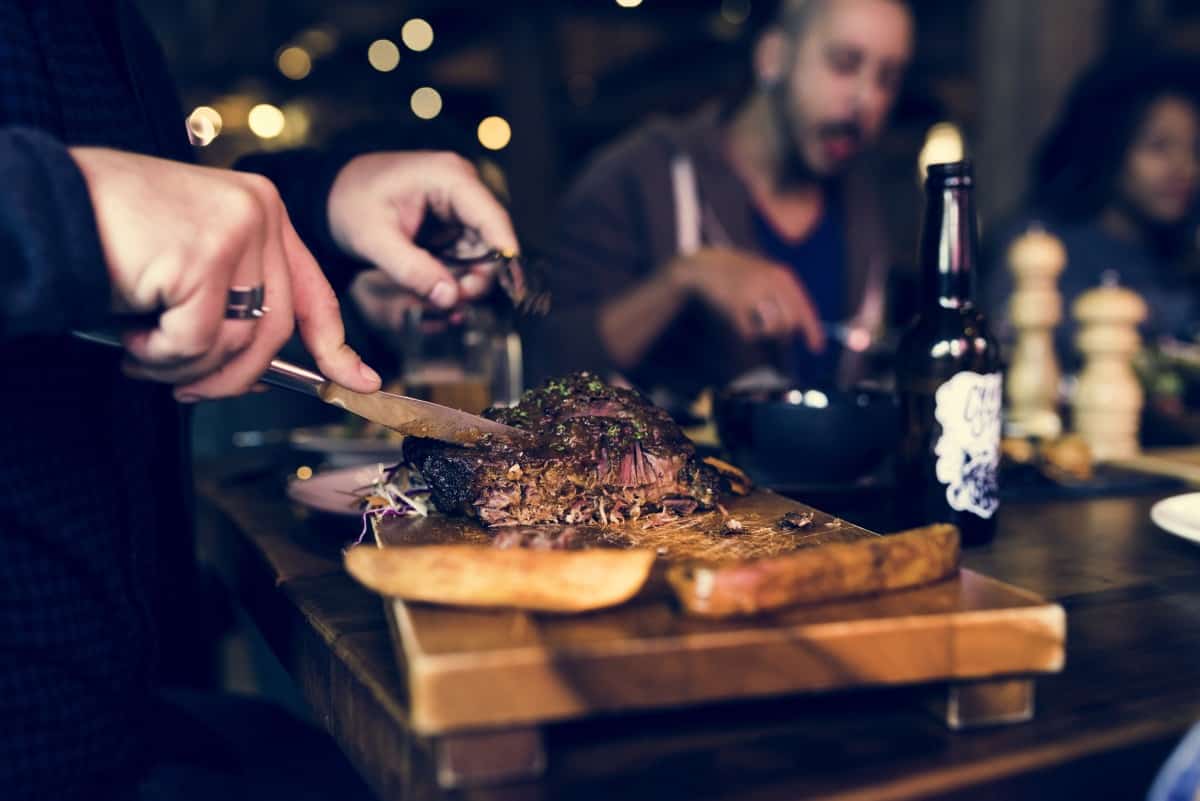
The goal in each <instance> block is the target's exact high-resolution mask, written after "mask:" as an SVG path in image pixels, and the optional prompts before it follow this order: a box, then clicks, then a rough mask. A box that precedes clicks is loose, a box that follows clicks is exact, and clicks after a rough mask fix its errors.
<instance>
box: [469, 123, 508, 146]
mask: <svg viewBox="0 0 1200 801" xmlns="http://www.w3.org/2000/svg"><path fill="white" fill-rule="evenodd" d="M477 133H478V135H479V144H481V145H483V146H484V147H486V148H487V149H488V150H503V149H504V148H505V147H507V146H508V143H509V141H510V140H511V139H512V128H511V127H509V124H508V120H506V119H504V118H503V117H486V118H484V120H483V121H482V122H480V123H479V130H478V131H477Z"/></svg>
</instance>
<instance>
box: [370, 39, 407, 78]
mask: <svg viewBox="0 0 1200 801" xmlns="http://www.w3.org/2000/svg"><path fill="white" fill-rule="evenodd" d="M367 61H369V62H371V66H372V67H374V68H375V69H377V70H379V71H380V72H391V71H392V70H394V69H396V67H397V66H399V65H400V48H399V47H396V43H395V42H393V41H392V40H391V39H376V40H375V41H373V42H371V46H370V47H368V48H367Z"/></svg>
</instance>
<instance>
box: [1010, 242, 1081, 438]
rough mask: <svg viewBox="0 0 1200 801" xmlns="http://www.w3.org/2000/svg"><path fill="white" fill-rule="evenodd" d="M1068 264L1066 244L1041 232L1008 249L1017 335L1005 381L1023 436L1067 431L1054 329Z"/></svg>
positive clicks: (1048, 435)
mask: <svg viewBox="0 0 1200 801" xmlns="http://www.w3.org/2000/svg"><path fill="white" fill-rule="evenodd" d="M1066 263H1067V251H1066V249H1065V248H1064V247H1063V245H1062V243H1061V242H1060V241H1059V240H1058V238H1057V237H1055V236H1053V235H1051V234H1048V233H1046V232H1045V231H1044V230H1042V229H1041V228H1033V229H1031V230H1029V231H1028V232H1027V233H1025V234H1024V235H1022V236H1021V237H1020V238H1018V239H1017V240H1016V241H1015V242H1013V244H1012V245H1011V246H1010V247H1009V249H1008V269H1009V271H1010V272H1011V273H1012V276H1013V285H1014V291H1013V294H1012V297H1011V298H1010V299H1009V301H1008V316H1009V320H1010V321H1011V322H1012V326H1013V328H1014V329H1015V330H1016V331H1017V341H1016V346H1015V348H1014V349H1013V356H1012V364H1011V366H1010V367H1009V369H1008V375H1007V378H1006V382H1005V384H1006V386H1005V389H1006V391H1007V395H1008V420H1009V422H1010V423H1011V424H1012V425H1013V427H1014V428H1016V429H1018V430H1019V431H1020V432H1021V433H1023V434H1026V435H1032V436H1036V437H1044V438H1046V439H1053V438H1055V437H1057V436H1058V435H1059V434H1060V433H1062V419H1061V418H1060V417H1059V415H1058V402H1057V401H1058V384H1059V379H1060V377H1061V372H1060V370H1059V366H1058V357H1057V356H1056V355H1055V353H1054V326H1056V325H1058V323H1059V321H1061V319H1062V296H1061V295H1060V294H1059V292H1058V276H1059V274H1060V273H1061V272H1062V271H1063V267H1065V266H1066Z"/></svg>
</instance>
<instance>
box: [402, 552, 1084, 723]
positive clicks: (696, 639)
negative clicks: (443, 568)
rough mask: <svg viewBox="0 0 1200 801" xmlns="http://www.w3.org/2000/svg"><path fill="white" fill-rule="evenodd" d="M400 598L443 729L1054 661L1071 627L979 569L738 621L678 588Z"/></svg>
mask: <svg viewBox="0 0 1200 801" xmlns="http://www.w3.org/2000/svg"><path fill="white" fill-rule="evenodd" d="M391 611H392V614H393V617H394V621H395V628H396V634H397V645H398V653H399V655H400V657H401V659H402V660H403V663H404V667H405V671H406V675H407V680H408V689H409V697H410V699H411V711H412V725H413V727H414V728H415V729H416V731H418V732H420V733H423V734H429V735H432V734H444V733H450V732H457V731H470V730H479V729H495V728H511V727H519V726H529V725H534V724H537V723H539V722H543V721H550V720H562V719H568V718H576V717H584V716H588V715H593V714H597V713H601V712H614V711H619V710H624V709H645V708H656V707H673V706H683V705H687V704H697V703H706V702H713V701H720V700H729V699H737V698H753V697H762V696H769V695H778V694H785V693H800V692H817V691H826V690H835V689H841V688H850V687H865V686H880V685H896V684H919V683H928V682H944V681H952V680H960V681H961V680H974V679H990V678H995V677H1004V676H1014V675H1029V674H1037V673H1048V672H1054V671H1058V670H1060V669H1061V667H1062V664H1063V653H1064V649H1063V643H1064V639H1065V628H1066V620H1065V615H1064V613H1063V610H1062V608H1061V607H1060V606H1058V605H1056V604H1051V603H1047V602H1045V601H1043V600H1041V599H1040V598H1038V597H1036V596H1034V595H1031V594H1029V593H1026V592H1024V591H1022V590H1018V589H1016V588H1014V587H1010V586H1009V585H1006V584H1003V583H1001V582H998V581H995V580H993V579H989V578H987V577H986V576H981V575H979V574H978V573H973V572H971V571H969V570H963V571H960V572H959V573H958V574H957V575H956V576H955V577H954V578H953V579H951V580H948V581H944V582H940V583H938V584H934V585H930V586H927V587H921V588H918V589H915V590H907V591H903V592H897V593H890V594H887V595H882V596H878V597H876V598H867V599H861V600H856V601H846V602H840V603H829V604H820V605H814V606H804V607H796V608H793V609H789V610H787V611H786V612H781V613H777V614H772V615H763V616H759V617H756V618H749V619H744V620H738V621H727V622H718V621H708V620H698V619H695V618H689V617H687V616H685V615H683V614H681V613H680V612H679V610H678V609H677V608H676V607H675V606H674V604H673V603H672V602H670V601H669V600H667V599H662V600H653V599H647V600H639V601H636V602H634V603H631V604H627V605H625V606H622V607H618V608H615V609H609V610H605V611H602V612H596V613H593V614H588V615H579V616H555V615H538V614H531V613H526V612H519V611H506V610H465V609H451V608H446V607H436V606H431V605H427V604H407V603H404V602H401V601H395V602H393V606H392V610H391ZM960 708H961V703H960Z"/></svg>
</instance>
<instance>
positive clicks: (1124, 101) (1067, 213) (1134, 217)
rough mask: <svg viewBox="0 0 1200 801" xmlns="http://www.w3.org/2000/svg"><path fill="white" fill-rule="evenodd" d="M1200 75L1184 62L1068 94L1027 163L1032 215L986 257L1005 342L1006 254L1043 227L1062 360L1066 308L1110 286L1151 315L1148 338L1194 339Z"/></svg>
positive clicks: (1114, 67) (988, 294) (1096, 72)
mask: <svg viewBox="0 0 1200 801" xmlns="http://www.w3.org/2000/svg"><path fill="white" fill-rule="evenodd" d="M1197 76H1200V71H1198V70H1197V69H1196V67H1195V66H1194V65H1191V64H1185V63H1183V62H1182V61H1180V60H1168V59H1163V60H1157V61H1154V62H1152V63H1141V64H1138V65H1130V64H1129V62H1128V60H1123V61H1122V62H1120V63H1113V64H1111V65H1102V66H1100V67H1096V68H1093V69H1092V70H1091V71H1089V72H1088V73H1087V74H1086V75H1085V76H1084V77H1083V78H1082V79H1081V80H1080V81H1079V82H1078V83H1077V84H1076V86H1075V88H1074V90H1073V91H1072V92H1071V95H1070V97H1069V98H1068V100H1067V103H1066V105H1065V106H1064V108H1063V110H1062V112H1061V115H1060V118H1059V119H1058V121H1057V123H1056V124H1055V126H1054V127H1053V128H1052V129H1051V131H1050V132H1049V134H1048V135H1047V137H1046V138H1045V140H1043V142H1042V145H1041V148H1040V150H1039V152H1038V154H1037V157H1036V159H1035V162H1034V168H1033V176H1032V184H1031V186H1032V189H1031V193H1030V195H1031V200H1032V202H1031V204H1030V207H1029V208H1030V210H1029V211H1028V212H1027V213H1026V214H1024V215H1021V217H1020V218H1019V219H1018V220H1017V221H1016V222H1015V223H1014V224H1011V225H1008V226H1005V227H1004V228H1003V230H1002V231H1001V236H999V237H996V238H995V240H994V241H993V243H992V244H991V246H990V247H989V248H988V252H989V255H990V258H988V259H987V260H986V261H987V263H988V264H989V266H990V272H989V274H988V276H987V279H986V283H985V286H984V288H983V292H982V299H983V303H984V306H985V309H987V310H988V312H989V315H990V317H989V319H991V320H994V321H995V327H996V330H997V331H999V332H1000V333H1001V335H1002V336H1003V335H1004V334H1005V333H1011V331H1010V330H1009V326H1008V314H1007V308H1006V307H1007V303H1008V297H1009V295H1010V294H1011V292H1012V279H1011V276H1010V274H1009V272H1008V268H1007V263H1006V253H1007V250H1008V246H1009V245H1010V244H1011V242H1012V240H1013V238H1015V237H1017V236H1019V235H1021V234H1022V233H1024V231H1025V230H1027V229H1028V228H1029V227H1030V226H1031V225H1039V224H1040V225H1041V226H1043V227H1044V228H1046V229H1047V230H1048V231H1049V232H1050V233H1052V234H1054V235H1056V236H1057V237H1058V238H1059V239H1061V240H1062V243H1063V245H1064V246H1065V248H1066V251H1067V265H1066V268H1065V269H1064V271H1063V273H1062V275H1061V276H1060V278H1059V289H1060V291H1061V292H1062V296H1063V304H1064V312H1065V313H1064V319H1063V323H1062V324H1061V325H1060V326H1059V327H1058V329H1057V331H1056V344H1057V350H1058V352H1059V358H1060V359H1061V360H1062V361H1063V363H1064V364H1065V365H1067V366H1068V367H1070V366H1071V365H1074V364H1077V363H1078V359H1077V357H1076V355H1075V352H1074V346H1073V344H1072V341H1073V337H1074V324H1073V321H1072V320H1071V319H1070V311H1069V310H1070V307H1071V303H1072V302H1073V301H1074V300H1075V298H1076V297H1077V296H1078V295H1079V294H1080V293H1082V292H1084V291H1086V290H1088V289H1090V288H1092V287H1094V286H1097V285H1099V284H1101V283H1102V282H1111V281H1115V282H1117V283H1119V284H1121V285H1122V286H1125V287H1128V288H1130V289H1132V290H1134V291H1135V292H1138V293H1139V294H1140V295H1142V297H1143V298H1145V300H1146V302H1147V303H1148V304H1149V306H1150V310H1151V313H1150V316H1149V319H1148V320H1147V322H1146V324H1145V326H1144V330H1143V333H1144V334H1145V335H1146V336H1147V337H1148V338H1154V337H1157V336H1161V335H1175V336H1179V337H1185V338H1191V337H1192V336H1194V335H1195V333H1197V328H1196V326H1197V323H1198V321H1200V318H1198V316H1197V311H1198V310H1200V308H1198V307H1200V304H1198V303H1197V298H1198V294H1197V287H1198V286H1200V284H1198V283H1197V281H1196V276H1195V275H1193V274H1192V271H1191V269H1190V268H1191V261H1192V259H1193V258H1194V256H1195V253H1196V223H1197V213H1196V212H1197V187H1198V186H1200V183H1198V182H1200V81H1198V77H1197Z"/></svg>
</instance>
